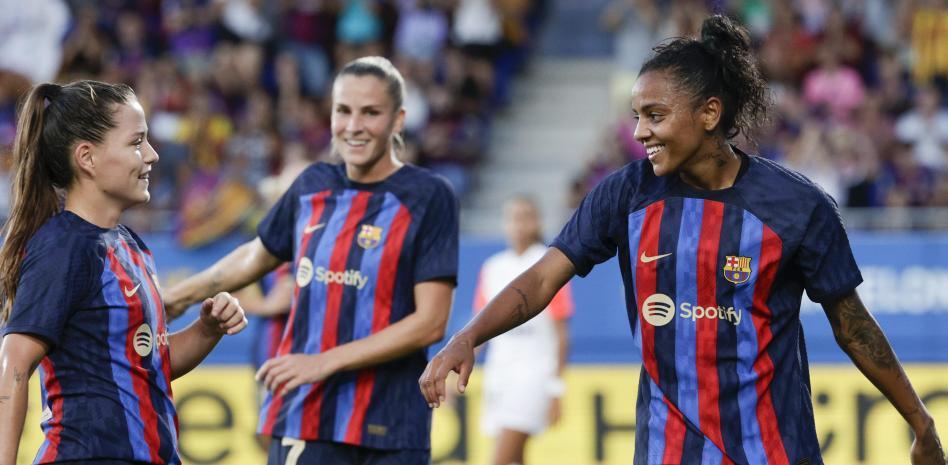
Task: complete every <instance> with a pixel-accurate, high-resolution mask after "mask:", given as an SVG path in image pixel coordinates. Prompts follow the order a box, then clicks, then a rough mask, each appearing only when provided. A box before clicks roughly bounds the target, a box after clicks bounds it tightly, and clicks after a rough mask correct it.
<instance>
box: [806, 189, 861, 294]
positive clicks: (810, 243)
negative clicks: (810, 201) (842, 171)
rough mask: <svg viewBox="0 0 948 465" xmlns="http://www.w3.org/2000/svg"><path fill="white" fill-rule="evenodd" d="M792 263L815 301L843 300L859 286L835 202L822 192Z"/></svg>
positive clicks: (857, 271)
mask: <svg viewBox="0 0 948 465" xmlns="http://www.w3.org/2000/svg"><path fill="white" fill-rule="evenodd" d="M794 260H795V261H796V265H797V267H798V268H799V269H800V270H801V272H802V274H803V286H804V288H805V289H806V292H807V295H808V296H809V297H810V300H812V301H814V302H819V303H823V302H829V301H832V300H834V299H836V298H839V297H843V296H844V295H846V294H848V293H849V292H851V291H852V290H854V289H856V286H858V285H859V284H860V283H862V274H861V273H860V272H859V267H858V266H857V265H856V259H855V257H853V252H852V249H851V248H850V246H849V238H848V237H847V236H846V230H845V229H844V228H843V220H842V217H840V215H839V210H838V209H837V207H836V202H834V201H833V199H832V198H830V197H829V196H828V195H827V194H826V193H824V192H822V191H821V192H820V198H819V201H818V204H817V205H816V208H814V210H813V213H812V214H811V216H810V221H809V223H808V224H807V228H806V232H805V233H804V237H803V241H802V242H801V244H800V249H799V251H798V253H797V254H796V255H795V257H794Z"/></svg>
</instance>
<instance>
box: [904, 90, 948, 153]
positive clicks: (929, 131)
mask: <svg viewBox="0 0 948 465" xmlns="http://www.w3.org/2000/svg"><path fill="white" fill-rule="evenodd" d="M940 103H941V94H940V93H939V92H938V89H937V88H935V86H932V85H926V86H922V87H920V88H919V89H918V92H917V94H916V96H915V105H914V106H913V107H912V109H911V110H909V111H908V112H906V113H905V114H903V115H902V116H901V117H899V119H898V120H897V121H896V123H895V135H896V137H898V139H899V141H900V142H902V143H905V144H910V145H911V146H912V154H913V156H914V157H915V159H916V160H917V161H918V163H919V164H921V165H922V166H925V167H927V168H930V169H933V170H944V169H945V168H946V167H948V110H945V109H944V108H941V107H940Z"/></svg>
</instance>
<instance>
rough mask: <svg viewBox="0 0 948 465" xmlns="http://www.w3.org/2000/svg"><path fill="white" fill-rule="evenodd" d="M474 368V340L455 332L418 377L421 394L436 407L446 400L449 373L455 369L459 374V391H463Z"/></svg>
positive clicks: (429, 404)
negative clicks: (445, 384) (445, 387)
mask: <svg viewBox="0 0 948 465" xmlns="http://www.w3.org/2000/svg"><path fill="white" fill-rule="evenodd" d="M472 370H474V342H473V341H471V340H470V339H468V338H467V337H465V336H463V335H462V334H460V333H459V334H455V335H454V337H452V338H451V340H450V341H448V345H446V346H444V348H442V349H441V350H440V351H438V354H437V355H435V356H434V358H432V359H431V361H430V362H428V366H427V367H426V368H425V372H424V373H422V374H421V378H419V379H418V385H419V386H420V387H421V394H422V395H423V396H425V401H427V402H428V406H429V407H431V408H436V407H439V406H441V403H442V402H444V398H445V389H444V380H445V378H447V377H448V373H450V372H452V371H453V372H455V373H457V374H458V392H462V393H463V392H464V389H465V388H466V387H467V381H468V378H470V377H471V371H472Z"/></svg>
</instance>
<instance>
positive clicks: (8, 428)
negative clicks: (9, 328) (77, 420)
mask: <svg viewBox="0 0 948 465" xmlns="http://www.w3.org/2000/svg"><path fill="white" fill-rule="evenodd" d="M48 350H49V347H48V346H47V345H46V343H45V342H43V340H41V339H39V338H36V337H33V336H30V335H27V334H16V333H14V334H7V335H6V336H4V337H3V340H2V342H0V465H15V464H16V454H17V449H19V448H20V435H21V434H22V433H23V421H24V420H25V419H26V403H27V402H26V401H27V397H28V394H29V388H28V386H29V384H30V375H32V373H33V370H35V369H36V365H37V364H39V362H40V360H41V359H42V358H43V356H44V355H46V352H47V351H48Z"/></svg>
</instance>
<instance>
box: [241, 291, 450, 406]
mask: <svg viewBox="0 0 948 465" xmlns="http://www.w3.org/2000/svg"><path fill="white" fill-rule="evenodd" d="M414 295H415V311H414V312H413V313H411V314H409V315H408V316H406V317H405V318H402V319H401V320H398V321H397V322H395V323H393V324H392V325H389V326H388V327H386V328H385V329H382V330H381V331H379V332H377V333H374V334H372V335H371V336H368V337H365V338H361V339H356V340H354V341H350V342H347V343H345V344H342V345H339V346H337V347H334V348H332V349H330V350H327V351H325V352H320V353H318V354H312V355H309V354H289V355H284V356H282V357H277V358H274V359H270V360H268V361H267V362H266V363H264V364H263V366H261V367H260V370H258V371H257V380H258V381H261V382H262V383H263V385H264V386H266V388H267V389H269V390H272V391H275V392H277V393H278V394H282V393H285V392H287V391H290V390H292V389H294V388H296V387H298V386H301V385H303V384H307V383H315V382H318V381H322V380H323V379H325V378H327V377H329V376H330V375H332V374H334V373H337V372H340V371H348V370H357V369H359V368H364V367H367V366H372V365H378V364H379V363H383V362H387V361H389V360H393V359H396V358H398V357H401V356H404V355H406V354H408V353H411V352H414V351H416V350H419V349H424V348H426V347H428V346H429V345H431V344H434V343H435V342H438V341H440V340H441V338H443V337H444V330H445V328H446V327H447V325H448V316H449V314H450V312H451V301H452V300H453V298H454V284H453V283H450V282H446V281H425V282H421V283H418V284H415V286H414Z"/></svg>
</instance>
